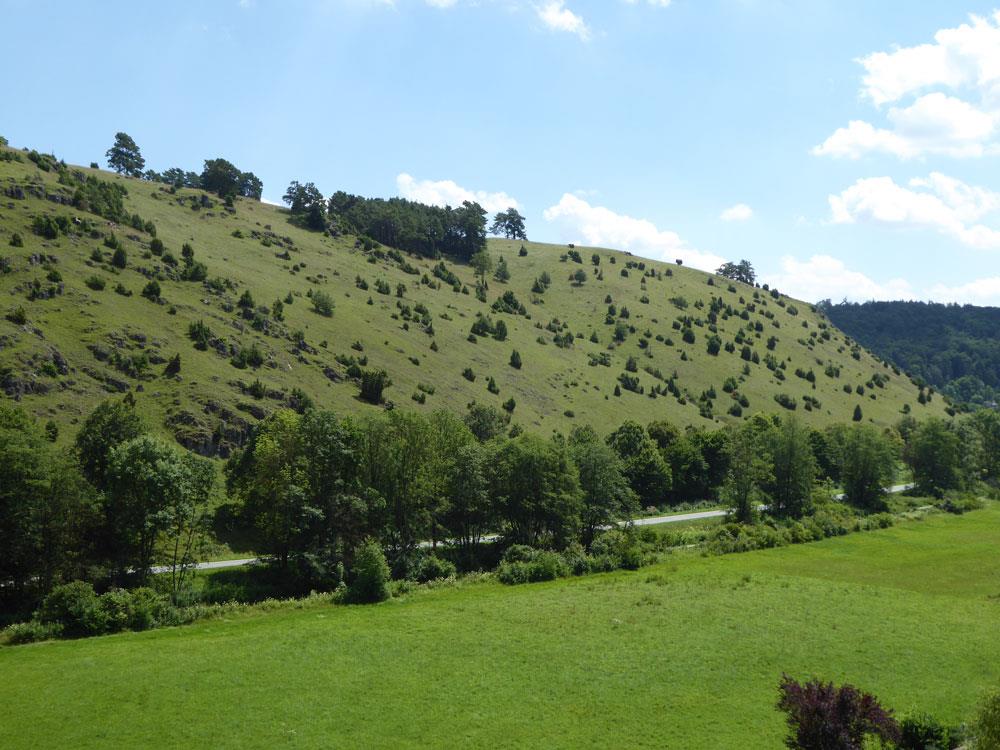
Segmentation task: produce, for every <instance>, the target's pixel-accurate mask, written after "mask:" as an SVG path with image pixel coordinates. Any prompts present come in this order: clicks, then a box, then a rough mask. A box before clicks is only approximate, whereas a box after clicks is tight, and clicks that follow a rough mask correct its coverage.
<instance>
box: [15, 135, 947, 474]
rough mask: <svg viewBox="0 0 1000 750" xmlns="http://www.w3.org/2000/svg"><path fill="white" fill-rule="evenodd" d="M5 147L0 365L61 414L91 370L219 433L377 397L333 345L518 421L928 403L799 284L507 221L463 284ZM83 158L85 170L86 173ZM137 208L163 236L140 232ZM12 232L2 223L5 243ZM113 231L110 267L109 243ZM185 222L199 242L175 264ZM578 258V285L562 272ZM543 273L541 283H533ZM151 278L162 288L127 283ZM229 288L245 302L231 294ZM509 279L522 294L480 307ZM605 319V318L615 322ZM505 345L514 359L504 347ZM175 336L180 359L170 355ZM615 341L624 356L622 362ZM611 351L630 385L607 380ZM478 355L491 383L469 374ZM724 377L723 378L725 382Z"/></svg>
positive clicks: (193, 427) (208, 437) (188, 427)
mask: <svg viewBox="0 0 1000 750" xmlns="http://www.w3.org/2000/svg"><path fill="white" fill-rule="evenodd" d="M0 154H8V156H7V157H6V160H2V161H0V192H2V193H3V195H2V197H0V257H2V258H3V261H0V267H2V269H3V272H0V300H2V302H0V312H2V313H3V314H4V315H6V318H4V319H0V387H2V388H3V390H4V392H5V393H6V395H7V396H8V397H11V398H18V399H20V400H21V401H22V402H23V403H24V405H25V406H27V407H28V408H29V409H30V410H31V411H32V412H34V413H35V414H36V415H38V416H39V417H41V418H42V419H52V420H53V421H55V422H56V424H57V425H61V426H66V425H67V424H69V423H72V422H75V421H77V420H78V419H79V418H80V417H81V416H82V415H84V414H86V413H87V412H88V411H89V410H90V409H91V408H93V406H94V405H95V404H96V403H98V402H99V401H100V400H101V399H103V398H105V397H106V396H107V394H108V393H109V392H119V391H125V390H134V391H136V392H140V391H141V394H140V395H138V396H137V400H138V402H139V404H140V407H141V409H142V410H144V411H145V412H146V414H147V416H148V417H149V418H150V420H151V422H153V423H155V424H159V425H163V426H164V427H165V429H166V430H168V431H169V432H170V433H172V434H174V435H175V436H176V437H177V438H178V440H180V441H181V442H182V443H183V444H184V445H187V446H188V447H191V448H193V449H195V450H198V451H199V452H201V453H204V454H206V455H223V456H224V455H227V454H228V452H229V451H230V450H231V448H232V447H233V445H236V444H239V443H240V442H241V441H242V439H243V437H244V436H245V435H246V432H247V430H248V428H249V426H250V425H251V424H252V423H253V422H254V420H255V419H257V418H259V417H260V416H262V415H263V414H265V413H266V412H268V411H270V410H273V409H274V408H276V407H277V406H279V405H281V404H286V405H295V404H297V403H301V401H302V400H303V398H309V399H312V400H313V401H314V402H315V403H316V404H318V405H321V406H324V407H328V408H333V409H335V410H337V411H341V412H357V411H361V410H364V409H372V408H377V407H373V406H370V405H368V404H365V403H364V402H362V401H361V400H360V399H359V398H358V392H359V389H358V385H357V383H356V382H355V380H354V379H352V378H351V377H350V374H354V375H357V369H356V368H351V364H352V363H353V364H355V365H356V366H357V367H360V368H369V369H370V368H384V369H385V370H386V371H387V372H388V373H389V376H390V377H391V379H392V386H391V387H390V388H389V389H388V390H387V391H386V397H387V398H388V399H390V400H391V401H392V402H394V403H395V405H396V406H399V407H405V408H414V409H424V410H430V409H434V408H440V407H444V408H448V409H453V410H456V411H459V412H461V411H464V410H465V408H466V406H467V404H469V403H470V402H472V401H479V402H484V403H490V404H494V405H496V406H500V405H501V404H503V403H504V402H507V401H508V399H511V398H513V399H514V401H515V405H514V409H513V413H512V419H513V422H515V423H518V424H520V425H521V426H522V427H524V428H525V429H528V430H535V431H543V432H545V431H548V430H551V429H567V428H568V427H570V426H571V425H572V424H573V423H574V422H577V421H579V422H588V423H591V424H593V425H595V426H598V427H599V428H602V429H611V427H613V426H615V425H617V424H618V423H620V422H621V421H622V420H624V419H627V418H632V419H636V420H639V421H641V422H648V421H650V420H652V419H667V420H670V421H672V422H674V423H677V424H680V425H695V426H705V427H709V426H712V425H713V423H719V422H722V421H725V420H730V421H731V420H735V419H737V418H738V417H737V416H734V415H731V414H729V412H730V410H732V411H733V412H739V411H740V410H741V411H742V416H743V417H745V416H747V415H749V414H751V413H754V412H758V411H776V410H777V411H780V410H782V409H783V407H782V406H779V405H778V403H777V402H776V400H775V397H776V396H779V395H781V396H787V400H786V403H788V404H789V405H791V404H792V403H793V402H794V403H795V404H796V406H797V413H799V414H801V415H802V416H803V417H804V418H806V419H807V421H809V422H811V423H813V424H825V423H829V422H834V421H849V420H850V419H851V418H852V414H853V413H854V410H855V407H856V406H857V405H860V406H861V408H862V410H863V415H864V419H865V420H872V421H874V422H876V423H878V424H887V423H890V422H893V421H895V420H896V419H897V418H898V417H899V416H900V414H901V411H902V410H903V408H904V405H907V404H909V405H910V406H911V408H912V409H913V410H914V412H915V413H916V414H918V415H919V414H921V413H935V414H938V413H942V412H943V409H944V405H943V404H942V403H941V400H940V399H934V400H933V401H932V402H931V403H930V404H928V405H918V402H917V395H918V391H917V389H916V388H915V387H914V386H913V385H912V384H911V383H910V382H909V381H908V380H907V379H906V378H905V377H901V376H899V375H897V374H895V373H894V372H892V370H891V369H890V368H889V367H888V365H885V364H882V363H880V362H879V361H877V360H876V359H875V358H874V357H872V356H871V355H870V354H869V353H868V352H866V351H864V350H862V349H860V348H857V347H853V346H852V343H851V342H850V341H849V340H847V339H846V337H845V336H844V335H843V334H841V333H840V332H839V331H837V330H836V329H834V328H832V327H831V326H829V325H828V324H827V322H826V321H825V319H824V317H823V316H822V315H821V314H818V313H817V312H816V311H814V310H813V309H811V308H810V306H809V305H808V304H806V303H802V302H796V301H793V300H790V299H788V298H786V297H783V296H779V295H777V294H776V293H774V294H773V295H772V294H771V293H769V292H767V291H764V290H756V289H754V288H752V287H749V286H746V285H743V284H733V283H730V282H728V281H726V280H725V279H721V278H719V277H713V276H712V275H710V274H706V273H703V272H700V271H695V270H691V269H686V268H680V267H677V266H671V265H669V264H664V263H655V262H650V261H644V262H640V261H639V259H637V258H633V257H631V256H630V255H629V254H627V253H623V252H617V251H612V250H606V249H590V248H587V249H584V248H578V249H577V250H578V251H579V254H580V256H581V257H580V260H581V261H582V262H581V263H577V262H575V261H574V259H573V258H568V257H567V256H566V253H567V252H568V249H567V248H564V247H558V246H552V245H542V244H536V243H524V248H525V253H526V254H521V253H520V252H519V251H520V248H521V243H520V242H510V241H504V240H491V241H490V245H489V249H490V251H491V253H492V254H493V255H494V256H503V258H504V259H505V260H506V262H507V264H508V267H509V269H510V274H511V278H510V280H509V282H507V283H500V282H498V281H496V280H494V279H492V278H491V279H490V281H489V287H490V288H489V291H488V292H487V297H486V302H482V301H480V300H479V299H477V298H476V296H475V294H474V290H475V279H474V273H473V270H472V268H471V267H469V266H467V265H461V264H457V263H452V262H450V261H447V260H446V261H445V266H444V267H443V269H444V270H443V271H442V270H441V269H442V267H441V266H440V265H439V263H438V261H431V260H428V259H425V258H419V257H413V256H406V255H403V254H400V253H396V252H388V249H387V248H384V247H382V248H375V249H373V250H369V251H367V252H366V251H365V250H364V248H363V246H362V244H361V243H360V242H359V241H358V240H357V238H355V237H353V236H339V237H330V236H325V235H324V234H323V233H319V232H311V231H307V230H305V229H302V228H300V227H299V226H296V225H295V224H294V223H292V221H291V220H290V216H289V214H288V213H287V212H286V211H284V210H283V209H280V208H278V207H275V206H271V205H267V204H263V203H258V202H255V201H252V200H243V199H238V200H237V201H236V203H235V205H234V206H232V207H226V206H225V205H223V204H222V202H220V201H219V200H218V199H217V198H216V197H215V196H209V195H207V194H205V193H202V192H201V191H198V190H189V189H180V190H177V191H176V193H175V192H173V190H172V189H171V188H168V187H167V186H165V185H161V184H157V183H151V182H143V181H139V180H133V179H126V178H122V177H119V176H116V175H113V174H109V173H106V172H101V171H99V170H96V169H79V168H73V167H70V168H65V169H60V167H59V166H58V165H56V164H52V163H50V162H49V161H48V160H46V159H44V158H43V159H37V161H38V162H39V163H40V164H36V163H35V162H33V161H31V160H30V159H29V158H28V155H27V154H25V153H24V152H16V151H13V150H10V149H3V150H2V151H0ZM36 158H37V157H36ZM40 166H43V167H48V170H47V171H46V170H44V169H41V168H40ZM87 178H95V179H96V180H97V181H96V182H94V181H91V183H90V185H89V186H88V185H87V184H86V183H82V182H81V181H83V180H86V179H87ZM111 185H121V186H123V187H124V188H125V189H126V190H127V195H125V196H124V199H123V201H124V209H125V211H126V212H127V213H129V214H138V215H140V216H141V217H142V220H141V221H138V222H135V226H137V227H143V228H142V229H137V228H133V226H132V225H131V224H132V222H129V224H122V223H112V222H109V221H107V220H106V219H105V218H102V217H101V216H98V215H95V213H93V212H91V211H87V210H82V209H83V208H88V207H89V208H91V209H93V210H98V208H97V207H98V205H99V201H100V200H103V198H102V196H107V195H110V194H111V193H113V192H114V189H113V188H111V187H110V186H111ZM78 190H79V191H82V192H83V194H84V196H85V198H87V200H86V201H85V202H81V201H80V200H79V194H78V195H77V203H78V204H79V205H80V206H81V208H77V207H74V206H73V205H72V202H73V196H74V194H75V193H77V191H78ZM45 217H50V218H51V221H47V220H46V218H45ZM60 222H61V224H62V226H61V227H60ZM147 222H151V223H152V225H155V232H156V238H157V239H159V240H160V241H161V242H162V243H163V245H164V248H165V250H164V251H163V252H162V254H161V255H156V254H154V253H153V252H152V251H153V250H154V249H156V248H155V245H154V243H153V239H154V238H153V236H152V234H151V233H150V232H148V231H146V230H147V229H152V228H153V227H152V226H149V225H148V224H147ZM15 233H16V234H18V235H20V238H21V239H22V244H21V246H13V245H12V241H13V240H14V234H15ZM46 234H47V235H48V236H45V235H46ZM112 234H113V235H114V237H115V239H116V241H117V242H118V243H119V244H120V245H121V247H122V248H123V249H124V251H125V257H124V259H123V258H122V257H121V254H120V253H119V254H118V255H119V257H118V261H119V264H121V261H122V260H124V268H119V267H116V266H115V265H114V262H115V258H114V255H115V252H114V249H113V248H112V247H108V245H110V244H114V243H112V242H111V241H110V236H111V235H112ZM185 243H189V244H190V245H191V247H192V248H193V252H194V256H193V261H192V263H193V264H195V265H188V269H189V272H188V273H186V274H185V272H184V269H185V260H184V258H183V257H182V246H183V245H184V244H185ZM592 255H596V256H597V257H598V259H599V265H596V266H595V265H594V264H593V261H592V259H591V256H592ZM171 261H173V265H172V264H171ZM199 263H200V264H204V266H205V269H204V271H205V272H206V274H207V278H206V279H205V280H204V281H201V280H198V281H193V280H188V281H185V280H183V277H184V276H185V275H187V276H194V277H195V278H198V277H199V276H200V275H201V273H200V270H199V268H198V267H197V265H196V264H199ZM192 269H193V272H192ZM435 269H438V271H437V275H435ZM577 270H582V271H584V275H585V277H586V281H584V282H583V283H582V284H580V283H575V282H571V281H570V280H569V277H570V275H571V274H572V273H574V272H576V271H577ZM449 274H454V277H452V276H450V275H449ZM543 274H548V276H549V277H550V278H551V283H550V284H549V285H548V287H547V289H545V291H544V292H541V293H538V292H534V291H532V288H533V287H535V288H536V289H538V288H539V287H537V286H535V283H536V279H538V278H539V277H542V276H543ZM440 277H445V278H446V279H447V280H446V281H445V280H442V279H441V278H440ZM154 279H155V280H157V283H158V284H159V287H160V297H159V298H154V299H149V298H146V297H144V296H142V292H143V290H144V289H145V288H146V286H147V284H148V283H149V282H150V280H154ZM453 282H457V283H456V284H455V287H454V289H453V287H452V283H453ZM400 284H402V285H405V290H399V289H398V285H400ZM102 285H103V288H101V287H102ZM364 286H367V287H368V288H367V289H363V288H361V287H364ZM379 286H381V292H385V293H380V290H379V289H378V288H377V287H379ZM463 287H464V289H463ZM116 289H117V290H118V291H116ZM455 289H457V290H458V291H455ZM466 291H468V293H463V292H466ZM246 292H250V293H251V295H252V298H253V305H252V306H251V307H246V308H243V307H241V306H240V300H241V297H242V296H243V295H244V293H246ZM319 292H323V293H325V294H327V295H329V296H330V298H331V299H332V301H333V303H334V305H335V309H334V311H333V314H332V316H330V317H325V316H323V315H321V314H318V313H317V312H315V311H314V310H313V305H312V304H311V301H310V296H311V295H313V294H314V293H319ZM507 292H511V293H513V295H514V298H515V300H514V301H516V303H517V304H518V305H523V307H524V312H525V313H526V314H524V315H522V314H511V313H507V312H496V311H493V310H492V309H491V307H492V305H493V303H494V302H495V301H496V300H497V299H498V298H500V297H501V295H503V294H505V293H507ZM399 294H401V295H402V296H398V295H399ZM609 299H610V302H609V301H608V300H609ZM278 300H282V301H283V302H282V305H279V306H278V307H283V308H284V309H283V315H282V319H280V320H279V319H278V316H277V314H276V313H275V307H276V305H275V302H276V301H278ZM246 302H249V300H246ZM609 304H611V305H614V307H615V309H614V312H613V314H609ZM622 308H627V310H628V314H629V316H628V317H627V318H625V317H622V315H623V310H622ZM22 311H23V316H22V315H21V313H22ZM479 313H483V314H485V315H489V316H490V318H491V319H492V321H494V322H496V321H500V320H502V321H503V322H504V324H505V326H506V329H507V336H506V340H504V341H498V340H496V338H494V337H491V336H489V335H486V336H479V337H476V336H472V337H471V340H470V329H471V327H472V325H473V323H474V322H475V321H476V319H477V315H478V314H479ZM713 319H714V320H715V323H712V322H711V321H712V320H713ZM198 321H203V322H204V324H205V325H206V326H207V327H208V329H209V331H204V332H203V334H204V335H203V338H204V339H205V342H206V346H205V349H204V350H199V349H197V348H195V345H194V342H193V341H192V339H191V337H190V335H189V330H190V327H191V325H192V324H194V323H197V322H198ZM619 322H620V323H622V324H623V325H621V326H618V325H617V323H619ZM616 327H617V328H618V330H619V333H620V334H623V335H624V340H623V341H615V340H614V332H615V329H616ZM629 327H631V328H629ZM713 327H714V328H715V329H716V331H717V335H718V337H719V345H720V350H719V351H718V353H717V354H714V355H713V354H710V353H709V351H708V344H709V340H710V338H711V337H712V336H713V335H714V334H713V331H712V328H713ZM567 332H569V333H571V334H572V336H567V335H566V334H567ZM557 338H558V339H559V342H560V343H561V344H562V345H559V344H557V342H556V339H557ZM771 338H773V342H772V344H771V345H772V346H773V350H772V349H769V347H768V340H769V339H771ZM744 339H745V340H744ZM514 349H516V350H518V352H519V353H520V355H521V359H522V363H523V364H522V366H521V368H520V369H515V368H514V367H513V366H511V364H510V357H511V353H512V350H514ZM730 349H731V351H730ZM241 352H242V354H241ZM177 354H179V355H180V370H179V372H178V373H176V374H165V371H166V370H167V366H168V363H169V361H170V360H171V359H172V358H173V357H174V355H177ZM257 355H259V361H258V359H257ZM630 357H634V359H635V370H636V371H635V372H628V371H627V368H628V367H629V358H630ZM744 357H746V358H747V359H744ZM351 358H354V359H353V360H352V359H351ZM234 362H235V363H236V364H234ZM255 364H259V366H256V367H255V366H254V365H255ZM238 365H239V366H238ZM243 365H245V366H243ZM467 368H471V370H472V373H469V375H470V376H471V375H474V376H475V379H474V380H472V379H469V378H467V377H466V376H465V375H463V372H464V371H465V370H466V369H467ZM349 370H350V374H349ZM796 371H798V372H799V374H800V375H801V376H802V377H799V376H797V375H796V374H795V373H796ZM623 374H624V375H626V376H628V377H633V378H637V387H638V388H641V389H642V391H643V393H641V394H640V393H638V392H632V391H630V390H628V389H622V390H621V395H620V396H616V395H614V393H615V386H616V383H618V382H619V377H620V376H622V375H623ZM491 377H492V378H493V379H494V380H495V385H496V388H495V389H494V390H496V391H498V393H494V392H491V391H490V390H488V385H489V379H490V378H491ZM727 378H732V379H733V381H732V382H731V383H730V386H733V385H735V394H733V393H728V392H726V390H724V385H725V383H726V380H727ZM807 378H810V379H807ZM294 389H298V390H294ZM847 391H850V392H849V393H848V392H847ZM703 394H705V395H704V396H703ZM654 396H655V398H654ZM734 396H735V397H734ZM414 397H416V398H418V399H423V401H424V403H418V402H417V401H416V400H414ZM810 399H815V401H811V400H810ZM739 400H742V402H743V406H742V407H740V409H736V408H733V407H734V405H736V404H738V403H739ZM70 431H71V430H63V435H64V436H65V435H66V434H67V433H68V432H70Z"/></svg>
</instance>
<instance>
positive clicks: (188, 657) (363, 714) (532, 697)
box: [0, 504, 1000, 748]
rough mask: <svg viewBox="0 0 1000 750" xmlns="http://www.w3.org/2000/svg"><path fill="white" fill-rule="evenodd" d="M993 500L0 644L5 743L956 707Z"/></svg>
mask: <svg viewBox="0 0 1000 750" xmlns="http://www.w3.org/2000/svg"><path fill="white" fill-rule="evenodd" d="M998 548H1000V508H998V506H997V505H995V504H994V505H991V506H989V507H988V508H987V509H985V510H981V511H976V512H973V513H969V514H967V515H965V516H962V517H954V516H945V515H937V516H933V517H931V518H928V519H926V520H924V521H920V522H910V523H906V524H903V525H901V526H897V527H895V528H892V529H888V530H884V531H877V532H869V533H859V534H854V535H851V536H848V537H842V538H838V539H831V540H827V541H824V542H819V543H815V544H809V545H802V546H796V547H789V548H783V549H777V550H769V551H763V552H757V553H748V554H741V555H731V556H727V557H721V558H703V557H699V556H697V555H695V554H677V555H675V556H673V557H671V558H670V559H669V561H668V562H666V563H664V564H661V565H658V566H655V567H651V568H646V569H643V570H641V571H638V572H634V573H617V574H609V575H600V576H592V577H587V578H581V579H574V580H568V581H558V582H554V583H551V584H536V585H527V586H520V587H514V588H505V587H503V586H500V585H499V584H489V583H487V584H472V585H467V586H464V587H459V588H444V589H437V590H433V591H420V592H417V593H414V594H411V595H409V596H407V597H405V598H403V599H400V600H394V601H391V602H388V603H386V604H382V605H376V606H369V607H333V606H325V605H324V606H322V607H318V608H313V609H307V610H301V611H282V612H277V613H271V614H261V615H253V616H246V617H238V618H235V619H233V620H231V621H216V622H208V623H203V624H199V625H194V626H190V627H186V628H177V629H170V630H162V631H153V632H148V633H139V634H123V635H116V636H109V637H104V638H97V639H92V640H84V641H76V642H54V643H46V644H39V645H34V646H24V647H15V648H6V649H3V650H0V675H2V676H3V679H2V680H0V701H2V704H3V705H4V707H5V710H4V720H3V721H2V722H0V746H2V747H5V748H28V747H74V748H88V747H163V748H172V747H176V748H181V747H218V748H248V747H302V748H307V747H308V748H311V747H414V748H416V747H456V746H462V747H564V748H580V747H659V748H662V747H670V748H695V747H698V748H701V747H711V748H749V747H754V748H756V747H778V746H779V745H780V739H781V736H782V730H783V725H782V718H781V716H780V715H779V714H778V713H777V712H776V711H775V710H774V709H773V704H774V701H775V686H776V684H777V681H778V678H779V676H780V674H781V672H782V671H787V672H789V673H791V674H793V675H795V676H797V677H800V678H803V677H808V676H810V675H818V676H822V677H824V678H827V679H832V680H835V681H838V682H839V681H850V682H852V683H854V684H856V685H859V686H861V687H864V688H865V689H868V690H871V691H873V692H875V693H876V694H877V695H878V696H880V697H881V698H882V699H883V700H884V701H885V702H886V703H887V704H889V705H891V706H893V707H895V708H896V709H897V711H899V712H902V713H906V712H909V711H915V710H920V711H929V712H932V713H933V714H935V715H936V716H938V717H940V718H941V719H943V720H945V721H949V722H958V721H961V720H963V719H964V718H966V717H968V716H969V714H970V713H971V711H972V709H973V706H974V705H975V702H976V700H977V698H978V696H979V694H980V692H981V691H982V690H983V689H985V688H987V687H995V686H996V685H997V684H998V683H1000V639H997V637H996V634H997V632H998V627H1000V600H998V598H997V597H998V595H1000V556H998V555H997V554H996V551H997V549H998Z"/></svg>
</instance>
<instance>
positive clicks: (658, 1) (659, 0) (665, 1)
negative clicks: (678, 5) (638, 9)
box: [622, 0, 672, 8]
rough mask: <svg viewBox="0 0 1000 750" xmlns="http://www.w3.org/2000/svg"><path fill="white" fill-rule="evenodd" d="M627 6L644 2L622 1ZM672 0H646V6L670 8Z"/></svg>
mask: <svg viewBox="0 0 1000 750" xmlns="http://www.w3.org/2000/svg"><path fill="white" fill-rule="evenodd" d="M622 1H623V2H624V3H625V4H626V5H639V3H641V2H642V0H622ZM671 2H672V0H646V5H651V6H653V7H654V8H668V7H670V3H671Z"/></svg>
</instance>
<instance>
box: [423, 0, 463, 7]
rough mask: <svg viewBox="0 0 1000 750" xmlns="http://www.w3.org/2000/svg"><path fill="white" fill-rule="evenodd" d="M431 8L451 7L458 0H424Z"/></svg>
mask: <svg viewBox="0 0 1000 750" xmlns="http://www.w3.org/2000/svg"><path fill="white" fill-rule="evenodd" d="M424 2H425V3H427V4H428V5H430V6H431V7H432V8H451V7H452V6H454V5H455V3H457V2H458V0H424Z"/></svg>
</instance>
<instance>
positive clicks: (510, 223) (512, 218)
mask: <svg viewBox="0 0 1000 750" xmlns="http://www.w3.org/2000/svg"><path fill="white" fill-rule="evenodd" d="M490 234H495V235H497V236H499V235H503V236H504V237H506V238H507V239H508V240H527V239H528V235H527V234H525V231H524V217H523V216H521V214H520V213H518V211H517V209H516V208H513V207H511V208H508V209H507V210H506V211H500V212H498V213H497V214H496V216H494V217H493V226H491V227H490Z"/></svg>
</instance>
